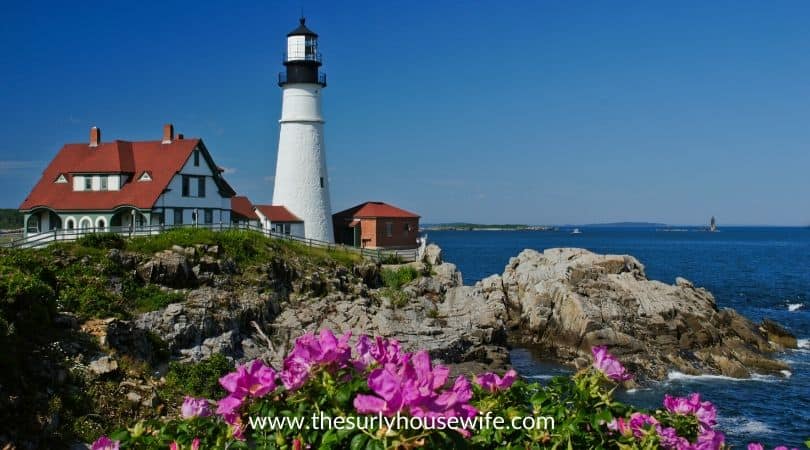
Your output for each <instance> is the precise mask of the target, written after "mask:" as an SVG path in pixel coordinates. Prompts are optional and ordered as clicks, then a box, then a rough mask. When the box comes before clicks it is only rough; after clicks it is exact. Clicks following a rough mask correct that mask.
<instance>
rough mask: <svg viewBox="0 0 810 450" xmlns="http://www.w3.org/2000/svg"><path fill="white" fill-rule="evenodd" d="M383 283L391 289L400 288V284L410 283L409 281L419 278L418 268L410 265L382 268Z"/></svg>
mask: <svg viewBox="0 0 810 450" xmlns="http://www.w3.org/2000/svg"><path fill="white" fill-rule="evenodd" d="M380 275H381V276H382V280H383V284H384V285H385V286H386V287H389V288H391V289H401V288H402V286H405V285H406V284H408V283H410V282H411V281H413V280H415V279H417V278H419V276H420V273H419V271H418V270H416V269H415V268H413V267H411V266H402V267H400V268H398V269H383V271H382V273H381V274H380Z"/></svg>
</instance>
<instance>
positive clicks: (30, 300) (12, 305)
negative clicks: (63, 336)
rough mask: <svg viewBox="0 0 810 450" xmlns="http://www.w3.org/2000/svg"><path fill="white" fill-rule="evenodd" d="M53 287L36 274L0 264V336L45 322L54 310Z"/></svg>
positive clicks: (48, 320) (47, 321)
mask: <svg viewBox="0 0 810 450" xmlns="http://www.w3.org/2000/svg"><path fill="white" fill-rule="evenodd" d="M53 298H54V291H53V288H52V287H51V286H49V285H48V284H47V283H45V282H44V281H43V280H42V279H40V278H39V277H38V276H36V275H33V274H29V273H25V272H23V271H21V270H20V269H19V268H17V267H9V266H0V336H10V335H11V334H14V332H15V329H17V328H19V327H28V326H29V325H30V326H35V325H36V324H43V323H49V322H50V317H51V315H52V314H53V313H54V312H55V304H54V301H53Z"/></svg>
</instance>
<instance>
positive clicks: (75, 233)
mask: <svg viewBox="0 0 810 450" xmlns="http://www.w3.org/2000/svg"><path fill="white" fill-rule="evenodd" d="M178 228H197V229H209V230H211V231H226V230H245V231H251V232H255V233H260V234H262V235H264V236H266V237H268V238H271V239H283V240H287V241H292V242H298V243H300V244H302V245H305V246H307V247H315V248H323V249H326V250H331V251H336V250H342V251H347V252H353V253H357V254H359V255H362V256H363V257H365V258H370V259H374V260H377V261H383V260H386V259H392V260H401V261H416V260H417V259H418V256H419V253H420V251H419V249H405V250H394V249H390V250H389V249H369V248H358V247H352V246H347V245H343V244H333V243H331V242H325V241H319V240H317V239H307V238H303V237H300V236H292V235H289V234H282V233H276V232H273V231H270V230H266V229H264V228H262V227H260V226H256V225H248V224H225V223H220V224H196V225H193V224H189V225H147V226H142V227H134V228H133V227H106V228H77V229H72V230H64V229H53V230H50V231H42V232H37V233H29V235H28V236H25V237H22V238H20V239H15V240H11V241H8V242H4V243H0V246H3V247H10V248H41V247H46V246H48V245H50V244H52V243H54V242H72V241H75V240H77V239H79V238H80V237H82V236H86V235H88V234H93V233H115V234H119V235H121V236H124V237H141V236H154V235H157V234H160V233H162V232H164V231H168V230H172V229H178Z"/></svg>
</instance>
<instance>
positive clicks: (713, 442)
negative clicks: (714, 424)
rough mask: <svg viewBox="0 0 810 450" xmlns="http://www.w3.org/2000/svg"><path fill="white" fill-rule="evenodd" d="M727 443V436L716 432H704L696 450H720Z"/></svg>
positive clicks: (696, 445) (699, 438) (699, 437)
mask: <svg viewBox="0 0 810 450" xmlns="http://www.w3.org/2000/svg"><path fill="white" fill-rule="evenodd" d="M725 442H726V436H725V435H724V434H723V433H721V432H719V431H714V430H705V431H703V432H702V433H701V434H700V435H699V436H698V439H697V442H696V443H695V445H693V446H692V448H693V449H694V450H720V449H721V448H722V447H723V445H724V444H725Z"/></svg>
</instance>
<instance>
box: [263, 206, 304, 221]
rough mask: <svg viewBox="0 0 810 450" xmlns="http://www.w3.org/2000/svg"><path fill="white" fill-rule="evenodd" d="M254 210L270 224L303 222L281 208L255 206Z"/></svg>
mask: <svg viewBox="0 0 810 450" xmlns="http://www.w3.org/2000/svg"><path fill="white" fill-rule="evenodd" d="M256 209H258V210H259V212H260V213H262V215H264V217H266V218H267V219H269V220H270V222H303V220H301V219H299V218H298V216H296V215H295V214H293V213H291V212H290V211H289V210H287V208H285V207H283V206H275V205H256Z"/></svg>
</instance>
